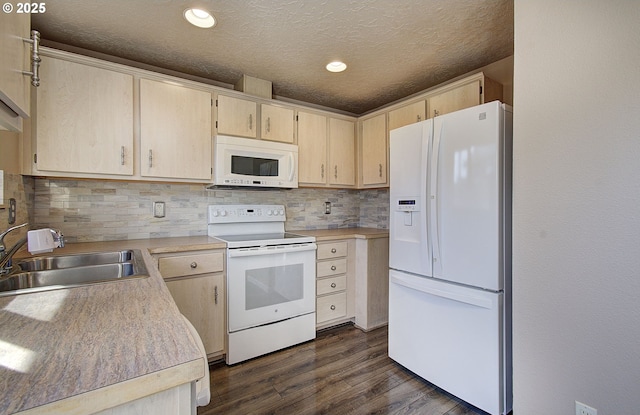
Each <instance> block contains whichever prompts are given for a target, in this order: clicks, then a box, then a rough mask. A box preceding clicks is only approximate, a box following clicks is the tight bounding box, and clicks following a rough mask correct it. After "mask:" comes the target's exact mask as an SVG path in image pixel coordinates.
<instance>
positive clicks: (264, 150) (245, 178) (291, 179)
mask: <svg viewBox="0 0 640 415" xmlns="http://www.w3.org/2000/svg"><path fill="white" fill-rule="evenodd" d="M213 140H214V141H213V151H214V165H213V176H214V177H213V186H225V187H226V186H229V187H263V188H267V187H279V188H287V189H292V188H297V187H298V146H297V145H294V144H287V143H276V142H273V141H265V140H256V139H251V138H240V137H230V136H222V135H218V136H216V137H214V139H213Z"/></svg>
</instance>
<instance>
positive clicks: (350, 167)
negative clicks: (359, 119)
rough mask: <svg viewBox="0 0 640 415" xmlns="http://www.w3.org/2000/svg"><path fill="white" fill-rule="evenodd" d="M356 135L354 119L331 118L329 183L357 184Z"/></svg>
mask: <svg viewBox="0 0 640 415" xmlns="http://www.w3.org/2000/svg"><path fill="white" fill-rule="evenodd" d="M355 156H356V136H355V124H354V123H353V122H352V121H346V120H340V119H337V118H329V161H330V166H331V170H330V171H329V183H330V184H337V185H345V186H353V185H355V184H356V168H355V163H356V158H355Z"/></svg>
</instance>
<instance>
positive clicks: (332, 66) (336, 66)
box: [327, 61, 347, 72]
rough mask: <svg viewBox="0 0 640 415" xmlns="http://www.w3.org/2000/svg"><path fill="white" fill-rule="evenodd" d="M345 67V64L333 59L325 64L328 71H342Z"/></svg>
mask: <svg viewBox="0 0 640 415" xmlns="http://www.w3.org/2000/svg"><path fill="white" fill-rule="evenodd" d="M345 69H347V64H346V63H344V62H340V61H334V62H331V63H329V64H327V71H329V72H342V71H344V70H345Z"/></svg>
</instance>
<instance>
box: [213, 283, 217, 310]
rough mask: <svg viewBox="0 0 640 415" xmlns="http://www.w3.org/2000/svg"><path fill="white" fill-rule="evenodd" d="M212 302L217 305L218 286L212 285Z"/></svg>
mask: <svg viewBox="0 0 640 415" xmlns="http://www.w3.org/2000/svg"><path fill="white" fill-rule="evenodd" d="M213 302H214V304H215V305H218V286H217V285H216V286H215V287H213Z"/></svg>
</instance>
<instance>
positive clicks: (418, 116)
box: [416, 114, 422, 122]
mask: <svg viewBox="0 0 640 415" xmlns="http://www.w3.org/2000/svg"><path fill="white" fill-rule="evenodd" d="M416 121H418V122H420V121H422V117H421V116H420V114H418V115H416Z"/></svg>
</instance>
